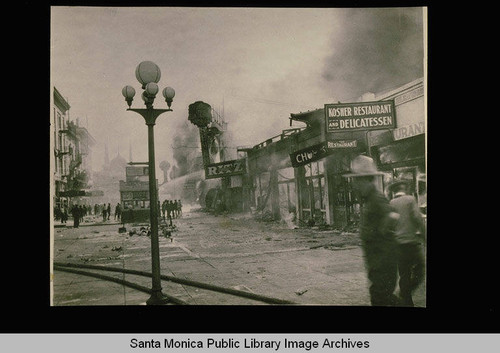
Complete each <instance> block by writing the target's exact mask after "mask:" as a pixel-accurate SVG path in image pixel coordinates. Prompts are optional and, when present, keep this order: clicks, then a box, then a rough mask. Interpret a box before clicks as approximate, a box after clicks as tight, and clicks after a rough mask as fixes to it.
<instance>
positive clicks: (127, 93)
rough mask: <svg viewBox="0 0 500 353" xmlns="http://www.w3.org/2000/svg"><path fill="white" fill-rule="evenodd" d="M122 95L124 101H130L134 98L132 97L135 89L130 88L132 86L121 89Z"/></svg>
mask: <svg viewBox="0 0 500 353" xmlns="http://www.w3.org/2000/svg"><path fill="white" fill-rule="evenodd" d="M122 95H123V96H124V97H125V98H126V99H132V98H134V96H135V89H134V87H132V86H125V87H123V89H122Z"/></svg>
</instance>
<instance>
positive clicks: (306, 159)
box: [290, 140, 358, 168]
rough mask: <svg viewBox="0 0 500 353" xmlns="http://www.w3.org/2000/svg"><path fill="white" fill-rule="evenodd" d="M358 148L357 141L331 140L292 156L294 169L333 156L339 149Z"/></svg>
mask: <svg viewBox="0 0 500 353" xmlns="http://www.w3.org/2000/svg"><path fill="white" fill-rule="evenodd" d="M355 147H358V141H357V140H331V141H325V142H321V143H318V144H317V145H313V146H310V147H307V148H304V149H302V150H299V151H295V152H293V153H291V154H290V160H291V162H292V166H293V167H294V168H297V167H300V166H303V165H306V164H308V163H311V162H315V161H317V160H320V159H322V158H324V157H326V156H329V155H331V154H332V153H334V152H335V151H336V150H338V149H345V148H355Z"/></svg>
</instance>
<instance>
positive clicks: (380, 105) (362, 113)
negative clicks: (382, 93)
mask: <svg viewBox="0 0 500 353" xmlns="http://www.w3.org/2000/svg"><path fill="white" fill-rule="evenodd" d="M325 117H326V131H327V132H339V131H359V130H378V129H393V128H395V127H396V114H395V109H394V101H392V100H391V101H378V102H362V103H339V104H325Z"/></svg>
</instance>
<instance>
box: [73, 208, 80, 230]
mask: <svg viewBox="0 0 500 353" xmlns="http://www.w3.org/2000/svg"><path fill="white" fill-rule="evenodd" d="M71 215H72V216H73V228H78V227H79V225H80V207H78V205H73V207H71Z"/></svg>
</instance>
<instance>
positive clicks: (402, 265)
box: [389, 180, 425, 306]
mask: <svg viewBox="0 0 500 353" xmlns="http://www.w3.org/2000/svg"><path fill="white" fill-rule="evenodd" d="M408 188H409V181H408V180H397V181H395V182H393V183H392V184H391V185H389V192H391V193H392V194H393V199H392V200H391V202H390V205H391V206H392V207H394V209H395V210H396V212H398V213H399V215H400V219H399V222H398V225H397V227H396V232H395V235H396V240H397V242H398V244H399V245H398V248H399V260H398V268H399V296H400V298H401V301H402V303H401V304H402V305H404V306H414V304H413V299H412V292H413V291H414V290H415V289H416V288H417V287H418V286H419V285H420V284H421V283H422V282H423V280H424V273H425V261H424V256H423V248H422V243H423V240H424V237H425V223H424V221H423V219H422V215H421V213H420V211H419V209H418V205H417V201H416V200H415V198H414V197H413V196H411V195H408Z"/></svg>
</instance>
